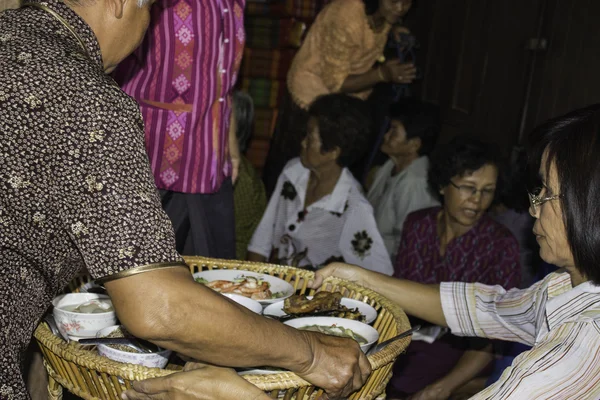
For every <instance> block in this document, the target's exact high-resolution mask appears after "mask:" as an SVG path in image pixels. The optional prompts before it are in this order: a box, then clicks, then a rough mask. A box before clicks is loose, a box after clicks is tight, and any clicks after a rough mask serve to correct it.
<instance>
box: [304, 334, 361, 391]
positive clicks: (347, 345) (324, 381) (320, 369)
mask: <svg viewBox="0 0 600 400" xmlns="http://www.w3.org/2000/svg"><path fill="white" fill-rule="evenodd" d="M303 333H304V334H305V335H306V337H307V340H308V343H309V344H310V347H311V349H312V353H313V360H312V363H311V365H310V366H309V367H308V368H306V370H304V371H296V373H297V374H298V375H299V376H301V377H302V378H304V379H306V380H307V381H309V382H310V383H312V384H314V385H315V386H318V387H320V388H323V389H324V390H325V392H326V393H327V398H328V399H333V398H346V397H348V395H349V394H350V393H352V392H355V391H357V390H358V389H360V388H361V387H362V386H363V385H364V384H365V382H366V380H367V378H368V377H369V375H370V374H371V363H370V362H369V360H368V359H367V356H365V354H364V353H363V352H362V350H361V349H360V346H359V345H358V343H357V342H356V341H354V340H352V339H348V338H340V337H336V336H329V335H324V334H321V333H316V332H307V331H303Z"/></svg>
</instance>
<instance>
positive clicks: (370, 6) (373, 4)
mask: <svg viewBox="0 0 600 400" xmlns="http://www.w3.org/2000/svg"><path fill="white" fill-rule="evenodd" d="M363 3H365V12H366V14H367V15H373V14H375V12H376V11H377V9H378V8H379V0H363Z"/></svg>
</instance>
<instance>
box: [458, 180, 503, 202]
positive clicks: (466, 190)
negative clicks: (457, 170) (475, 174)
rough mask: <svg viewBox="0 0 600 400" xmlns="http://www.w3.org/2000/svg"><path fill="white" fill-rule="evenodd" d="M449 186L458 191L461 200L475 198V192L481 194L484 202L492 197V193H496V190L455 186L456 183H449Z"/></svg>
mask: <svg viewBox="0 0 600 400" xmlns="http://www.w3.org/2000/svg"><path fill="white" fill-rule="evenodd" d="M450 184H451V185H452V186H454V187H455V188H457V189H458V193H460V196H461V197H462V198H465V199H468V198H469V197H471V196H476V195H477V192H479V193H481V198H482V199H485V200H489V199H491V198H493V197H494V193H496V189H477V188H476V187H475V186H471V185H457V184H456V183H454V182H452V181H450Z"/></svg>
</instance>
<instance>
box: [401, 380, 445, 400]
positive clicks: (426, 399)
mask: <svg viewBox="0 0 600 400" xmlns="http://www.w3.org/2000/svg"><path fill="white" fill-rule="evenodd" d="M451 395H452V392H451V391H450V389H448V388H446V387H444V386H442V385H437V384H435V383H433V384H431V385H428V386H425V387H424V388H423V389H422V390H420V391H418V392H417V393H415V394H413V395H412V396H410V397H409V398H408V399H407V400H447V399H448V398H450V396H451Z"/></svg>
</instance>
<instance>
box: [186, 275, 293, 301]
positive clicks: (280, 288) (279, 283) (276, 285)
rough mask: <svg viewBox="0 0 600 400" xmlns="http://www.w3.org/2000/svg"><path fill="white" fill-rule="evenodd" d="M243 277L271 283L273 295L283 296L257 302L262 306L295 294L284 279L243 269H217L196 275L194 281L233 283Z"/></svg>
mask: <svg viewBox="0 0 600 400" xmlns="http://www.w3.org/2000/svg"><path fill="white" fill-rule="evenodd" d="M242 276H253V277H256V278H260V279H262V280H264V281H266V282H268V283H269V285H270V287H269V289H270V290H271V293H281V294H282V296H281V297H278V298H276V299H269V300H257V301H258V302H259V303H260V304H263V305H265V304H272V303H276V302H278V301H281V300H283V299H286V298H288V297H290V296H291V295H293V294H294V287H293V286H292V285H290V284H289V283H287V282H286V281H284V280H283V279H279V278H276V277H274V276H271V275H269V274H259V273H256V272H252V271H244V270H241V269H215V270H212V271H202V272H196V273H195V274H194V279H196V278H203V279H206V280H207V281H208V282H212V281H218V280H224V281H233V280H235V279H236V278H240V277H242Z"/></svg>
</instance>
